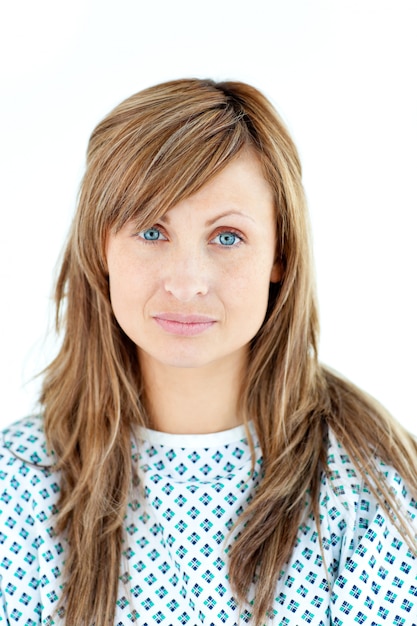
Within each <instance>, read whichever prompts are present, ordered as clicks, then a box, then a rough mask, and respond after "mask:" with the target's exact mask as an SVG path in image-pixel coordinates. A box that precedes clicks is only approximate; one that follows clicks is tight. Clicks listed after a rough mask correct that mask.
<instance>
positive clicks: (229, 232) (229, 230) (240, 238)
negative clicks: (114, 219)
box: [136, 226, 245, 248]
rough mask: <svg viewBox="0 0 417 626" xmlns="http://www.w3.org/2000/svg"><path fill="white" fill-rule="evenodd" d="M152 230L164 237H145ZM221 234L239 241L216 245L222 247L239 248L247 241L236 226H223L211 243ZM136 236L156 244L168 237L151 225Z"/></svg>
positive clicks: (148, 242) (158, 228)
mask: <svg viewBox="0 0 417 626" xmlns="http://www.w3.org/2000/svg"><path fill="white" fill-rule="evenodd" d="M152 230H153V231H156V232H158V233H159V235H162V236H163V239H160V238H159V237H158V239H146V238H145V237H144V234H145V233H146V232H149V231H152ZM221 235H233V236H234V237H236V239H237V240H238V241H237V242H234V243H233V244H230V245H227V244H224V245H222V244H220V243H219V244H215V245H219V246H220V247H221V248H237V247H238V246H240V244H242V243H243V242H244V241H245V239H244V237H243V235H242V234H241V233H240V232H239V231H237V230H235V229H234V228H222V229H219V230H218V231H217V233H216V234H215V235H214V237H212V238H211V239H210V243H211V242H213V240H214V239H216V238H217V237H220V236H221ZM136 236H137V237H139V238H140V239H142V240H143V241H145V242H146V243H147V244H155V243H158V242H159V241H166V240H167V237H165V235H164V234H163V232H162V230H161V228H160V227H158V226H151V227H150V228H145V229H144V230H142V231H140V232H139V233H137V234H136Z"/></svg>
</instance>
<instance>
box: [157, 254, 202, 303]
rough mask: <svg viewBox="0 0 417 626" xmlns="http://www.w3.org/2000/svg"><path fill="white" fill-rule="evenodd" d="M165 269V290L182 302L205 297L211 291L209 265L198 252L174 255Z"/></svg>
mask: <svg viewBox="0 0 417 626" xmlns="http://www.w3.org/2000/svg"><path fill="white" fill-rule="evenodd" d="M167 261H168V263H167V266H166V268H165V272H164V273H165V278H164V288H165V290H166V291H167V292H168V293H170V294H171V295H172V296H174V298H176V299H177V300H179V301H180V302H190V301H191V300H193V298H195V297H196V296H204V295H206V294H207V292H208V289H209V280H208V268H207V263H206V262H205V260H204V259H203V258H202V254H201V253H200V254H199V253H198V252H195V251H194V252H190V251H187V250H183V251H177V252H175V253H173V254H172V255H171V257H170V259H169V260H168V259H167Z"/></svg>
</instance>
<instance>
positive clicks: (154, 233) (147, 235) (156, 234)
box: [139, 226, 166, 241]
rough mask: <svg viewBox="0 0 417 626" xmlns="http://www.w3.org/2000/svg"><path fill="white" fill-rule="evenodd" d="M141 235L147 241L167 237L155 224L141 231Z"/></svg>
mask: <svg viewBox="0 0 417 626" xmlns="http://www.w3.org/2000/svg"><path fill="white" fill-rule="evenodd" d="M139 236H140V237H142V239H145V240H146V241H159V240H160V239H163V240H165V239H166V237H164V236H163V234H162V233H161V231H160V230H159V228H156V227H155V226H152V227H151V228H147V229H146V230H143V231H142V232H141V233H139Z"/></svg>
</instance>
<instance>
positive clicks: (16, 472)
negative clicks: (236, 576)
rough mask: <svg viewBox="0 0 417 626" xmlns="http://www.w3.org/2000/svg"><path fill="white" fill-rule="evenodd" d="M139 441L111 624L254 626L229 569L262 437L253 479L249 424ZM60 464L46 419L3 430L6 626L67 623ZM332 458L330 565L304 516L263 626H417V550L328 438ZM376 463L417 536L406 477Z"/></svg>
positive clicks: (326, 531) (324, 489)
mask: <svg viewBox="0 0 417 626" xmlns="http://www.w3.org/2000/svg"><path fill="white" fill-rule="evenodd" d="M135 435H136V436H135V437H134V438H133V439H132V462H133V464H134V467H135V471H136V473H137V475H138V477H139V486H132V494H131V497H130V500H129V506H128V509H127V511H126V518H125V536H124V543H123V557H122V561H121V563H120V585H119V593H118V599H117V602H116V617H115V622H114V623H115V625H117V626H127V625H130V624H137V625H138V626H151V625H155V624H163V625H164V626H168V625H180V624H184V625H185V624H188V625H189V626H193V625H195V626H197V625H200V624H205V625H206V626H210V625H214V626H219V625H222V624H227V625H230V626H232V625H236V626H237V624H250V623H251V602H249V604H248V605H247V606H239V605H238V603H237V602H236V599H235V598H234V597H233V594H232V592H231V589H230V585H229V582H228V574H227V567H228V551H229V546H230V545H231V544H232V543H233V538H234V525H235V522H236V520H237V519H238V517H239V515H240V514H241V512H242V511H244V510H245V507H246V506H247V505H248V502H250V501H251V499H252V498H253V496H254V494H255V492H256V489H257V486H258V485H259V481H260V480H261V478H262V457H261V451H260V447H259V445H258V444H257V443H256V441H255V443H256V446H255V454H256V460H255V467H254V472H251V454H250V447H249V444H248V441H247V439H246V436H245V430H244V428H243V426H242V427H237V428H234V429H232V430H229V431H225V432H223V433H213V434H208V435H185V436H184V435H169V434H166V433H159V432H155V431H151V430H147V429H138V431H137V432H136V433H135ZM52 460H53V459H52V458H51V457H50V456H48V453H47V451H46V445H45V439H44V435H43V431H42V419H41V418H40V417H32V418H29V419H26V420H22V421H20V422H18V423H16V424H14V425H12V426H11V427H9V428H8V429H6V431H5V432H4V435H3V443H2V445H1V447H0V624H1V625H2V624H5V625H6V624H7V625H8V626H37V625H41V624H50V625H52V624H62V625H63V624H64V617H62V615H63V613H62V612H61V611H60V610H58V611H57V610H56V609H57V608H59V607H60V604H59V598H60V593H61V589H62V585H63V584H64V580H63V562H64V561H65V554H66V551H67V550H68V546H67V542H66V539H65V537H62V536H55V534H54V532H53V527H54V519H55V516H56V514H57V502H58V498H59V491H60V477H59V474H58V473H57V472H55V471H53V469H52V467H51V465H52ZM327 462H328V468H327V469H328V470H329V471H328V473H327V475H326V473H324V472H323V476H322V483H321V491H320V519H319V520H318V523H319V524H320V531H321V535H322V539H323V546H324V551H323V552H324V557H325V558H324V560H323V555H322V554H321V551H320V545H319V534H318V528H317V524H316V521H315V520H314V519H313V518H312V517H311V516H308V515H305V516H304V519H303V520H302V523H301V524H300V527H299V530H298V535H297V541H296V545H295V547H294V551H293V554H292V557H291V559H290V561H289V563H288V564H287V566H286V568H285V571H283V572H282V574H281V577H280V580H278V581H277V583H276V590H275V594H274V597H275V600H274V606H273V610H272V612H271V615H270V616H269V617H268V618H265V624H268V625H269V624H271V625H272V624H274V625H279V626H284V625H287V624H291V625H293V626H303V625H304V624H311V625H313V626H324V625H326V626H330V625H334V626H346V625H349V626H350V625H355V624H365V625H366V626H387V625H388V624H389V625H390V626H392V625H393V626H417V559H416V557H415V555H414V554H413V553H412V552H411V550H410V549H409V547H408V546H407V544H406V542H405V541H404V539H403V538H402V537H401V536H400V534H399V533H398V531H397V530H396V529H395V527H394V526H393V524H392V522H391V520H390V519H389V518H387V516H386V515H385V514H384V513H383V512H382V511H381V510H380V508H379V506H378V504H377V502H376V501H375V499H374V497H373V496H372V494H371V493H370V492H369V489H368V488H367V487H366V485H364V484H363V481H362V480H361V478H360V477H359V476H357V473H356V471H355V468H354V466H353V464H352V462H351V461H350V459H349V457H348V456H347V454H346V451H345V450H344V449H343V447H342V446H341V445H340V444H339V443H338V442H337V441H336V439H335V438H334V436H333V434H332V433H330V440H329V449H328V460H327ZM379 464H380V471H381V472H383V474H384V475H385V476H386V478H387V480H388V484H389V486H390V488H391V489H392V491H393V492H394V493H395V494H396V496H397V498H398V499H399V500H400V502H401V504H402V506H403V510H404V511H406V512H407V515H408V517H409V519H410V520H412V523H413V524H414V528H416V527H417V518H416V515H417V503H416V501H415V500H414V499H413V498H412V497H411V495H410V493H409V491H408V490H407V487H406V485H404V484H403V481H402V479H401V477H400V476H398V474H397V473H396V472H395V471H394V470H393V469H392V468H390V467H388V466H386V465H384V463H382V462H381V461H379ZM307 502H308V499H307V495H306V503H307ZM306 511H307V508H306ZM416 532H417V531H416ZM255 593H256V590H255V589H252V591H251V596H250V598H249V600H250V601H253V599H254V596H255Z"/></svg>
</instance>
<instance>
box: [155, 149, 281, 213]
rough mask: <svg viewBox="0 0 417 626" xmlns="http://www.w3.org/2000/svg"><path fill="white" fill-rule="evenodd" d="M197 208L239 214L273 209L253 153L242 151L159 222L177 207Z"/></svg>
mask: <svg viewBox="0 0 417 626" xmlns="http://www.w3.org/2000/svg"><path fill="white" fill-rule="evenodd" d="M191 204H193V205H195V204H197V205H198V206H201V209H202V210H203V209H204V208H207V209H213V210H214V209H216V210H222V211H227V212H230V211H235V212H237V213H239V211H241V210H244V209H245V207H247V208H249V207H253V206H254V205H256V206H264V205H265V206H269V205H274V194H273V191H272V188H271V186H270V184H269V183H268V181H267V180H266V177H265V176H264V173H263V167H262V164H261V162H260V160H259V158H258V156H257V155H256V153H255V151H254V150H244V151H242V152H241V153H239V154H238V155H237V156H236V157H235V158H234V159H233V160H232V161H230V162H229V163H228V164H227V165H226V166H225V167H224V168H223V169H222V170H221V171H220V172H218V173H217V174H216V175H215V176H213V177H212V178H210V179H209V180H208V181H207V182H206V183H205V184H203V185H202V187H201V188H200V189H198V190H197V191H195V192H194V193H192V194H190V195H189V196H186V197H185V198H183V199H182V200H181V201H180V202H178V203H176V204H175V205H174V206H172V207H169V208H168V209H167V210H166V212H165V213H164V214H163V215H161V216H160V218H159V219H162V220H163V221H167V222H168V221H169V219H170V214H171V213H172V211H173V210H175V208H176V207H178V206H189V205H191Z"/></svg>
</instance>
